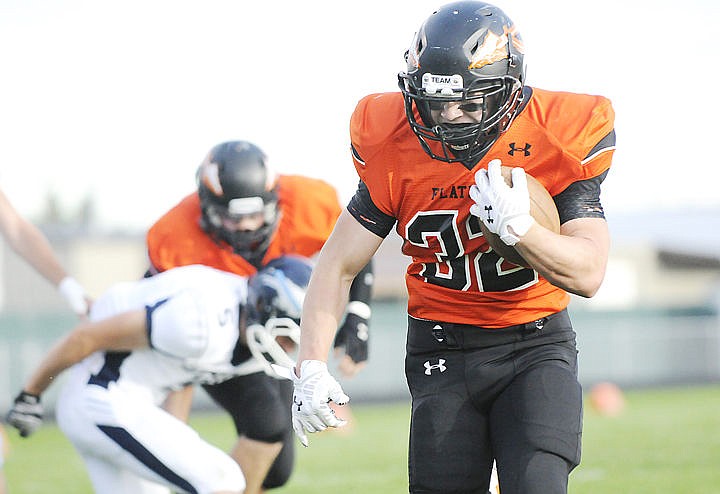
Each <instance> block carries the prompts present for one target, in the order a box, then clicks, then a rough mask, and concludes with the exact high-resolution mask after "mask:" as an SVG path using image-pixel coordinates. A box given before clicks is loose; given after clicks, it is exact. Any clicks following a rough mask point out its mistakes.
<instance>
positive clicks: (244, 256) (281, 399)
mask: <svg viewBox="0 0 720 494" xmlns="http://www.w3.org/2000/svg"><path fill="white" fill-rule="evenodd" d="M197 183H198V190H197V192H195V193H192V194H190V195H188V196H187V197H185V198H184V199H183V200H182V201H181V202H180V203H179V204H177V205H176V206H175V207H173V208H172V209H171V210H170V211H168V212H167V213H166V214H165V215H163V216H162V217H161V218H160V219H159V220H158V221H157V222H156V223H155V224H154V225H152V226H151V228H150V229H149V231H148V234H147V248H148V255H149V258H150V263H151V269H150V272H149V274H150V275H151V274H153V273H156V272H161V271H165V270H168V269H171V268H174V267H177V266H185V265H188V264H204V265H206V266H211V267H214V268H217V269H221V270H224V271H229V272H232V273H235V274H239V275H243V276H250V275H252V274H254V273H255V272H256V271H257V269H258V268H260V267H262V266H264V265H266V264H267V263H268V262H270V261H272V260H273V259H276V258H278V257H280V256H284V255H288V254H296V255H301V256H304V257H308V258H309V257H312V256H314V255H315V254H317V252H318V251H319V250H320V249H321V247H322V246H323V244H324V243H325V240H327V238H328V236H329V235H330V232H331V231H332V229H333V226H334V225H335V222H336V220H337V218H338V216H339V215H340V211H341V206H340V203H339V202H338V197H337V192H336V191H335V189H334V188H333V187H332V186H330V185H329V184H327V183H326V182H324V181H322V180H317V179H313V178H309V177H304V176H296V175H281V174H275V173H274V172H273V170H272V169H271V168H270V167H269V166H268V160H267V157H266V155H265V153H264V152H263V151H262V150H261V149H260V148H259V147H257V146H256V145H254V144H252V143H250V142H247V141H229V142H222V143H220V144H218V145H216V146H214V147H213V148H212V149H211V150H210V152H209V153H208V155H207V156H206V157H205V159H204V160H203V162H202V163H201V165H200V166H199V168H198V172H197ZM371 287H372V264H371V262H369V261H368V262H367V263H366V265H365V266H364V267H363V269H362V271H361V273H360V274H359V275H358V276H357V277H356V279H355V281H354V282H353V288H352V290H351V295H350V298H349V303H348V304H347V305H346V307H345V313H346V315H345V320H344V323H343V324H342V325H339V329H338V331H337V335H336V339H335V348H336V349H337V350H338V351H341V350H344V356H343V357H342V359H341V360H340V364H339V365H340V369H341V371H342V372H343V374H344V375H346V376H352V375H354V374H355V373H357V372H358V371H359V370H360V369H361V368H362V367H363V366H364V365H365V362H366V360H367V358H368V324H369V320H370V312H371V310H370V306H369V300H370V296H371ZM241 349H242V350H243V351H244V352H245V353H244V354H243V355H237V356H236V357H237V360H238V361H244V360H245V359H248V358H250V350H249V348H245V347H241ZM262 369H263V367H262V366H258V372H256V373H253V374H250V375H247V376H239V377H235V378H233V379H230V380H228V381H225V382H223V383H219V384H216V385H205V386H203V387H204V389H205V390H206V391H207V392H208V394H209V395H210V396H211V397H212V398H213V400H215V402H217V403H218V404H219V405H220V406H222V407H223V408H224V409H226V410H227V411H228V413H230V415H231V416H232V417H233V421H234V423H235V427H236V430H237V434H238V441H237V443H236V444H235V446H234V447H233V450H232V452H231V454H232V456H233V458H235V460H236V461H237V462H238V463H239V464H240V466H241V467H242V470H243V473H244V474H245V477H246V481H247V487H246V490H245V494H254V493H256V492H263V489H270V488H274V487H279V486H281V485H283V484H285V483H286V482H287V480H288V479H289V477H290V474H291V473H292V469H293V465H294V441H293V434H292V429H291V428H290V424H291V417H290V410H289V409H288V406H287V403H288V401H289V400H290V397H291V396H292V384H291V383H290V382H289V381H287V380H284V379H276V378H275V377H271V376H269V375H267V374H265V373H264V372H262ZM191 397H192V391H191V388H188V389H187V390H185V392H184V393H177V394H175V395H174V396H173V400H172V401H171V402H169V403H168V405H167V406H168V408H169V409H171V410H172V411H173V412H174V413H175V414H176V415H177V416H179V417H181V418H187V414H188V413H189V409H190V401H191Z"/></svg>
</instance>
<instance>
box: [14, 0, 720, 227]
mask: <svg viewBox="0 0 720 494" xmlns="http://www.w3.org/2000/svg"><path fill="white" fill-rule="evenodd" d="M443 3H445V2H443V1H439V2H438V1H428V0H412V1H409V0H408V1H406V0H385V1H376V0H364V1H363V2H340V1H337V0H334V1H316V2H312V1H307V2H291V1H275V2H253V3H251V2H245V1H240V0H234V1H229V0H203V1H200V0H197V1H186V0H123V1H112V2H111V1H106V0H45V1H43V0H3V2H2V3H0V46H1V47H2V48H0V66H1V71H2V77H1V78H0V184H1V185H0V187H2V189H3V190H4V191H5V192H6V194H7V195H8V196H9V197H10V199H11V200H12V201H13V202H14V203H15V205H16V206H17V208H18V209H19V210H20V211H21V212H22V213H23V214H25V215H27V216H29V217H30V218H37V217H38V216H39V215H40V213H41V212H42V211H43V209H44V205H45V202H44V201H45V199H44V197H45V196H46V194H47V193H48V192H52V193H54V194H55V195H56V196H57V197H58V198H59V200H60V205H61V206H62V208H64V209H65V210H66V212H68V213H69V214H70V213H72V212H74V211H75V210H76V208H77V207H78V205H79V204H80V202H81V201H82V200H83V199H85V198H86V197H87V196H93V197H94V199H95V201H96V203H97V207H98V210H97V214H98V220H99V222H100V224H101V226H104V227H106V228H108V229H113V230H126V231H137V230H144V229H146V228H147V227H148V226H150V225H151V224H152V222H153V221H154V220H155V219H157V217H159V216H160V215H161V214H162V213H163V212H164V211H165V210H167V209H168V208H169V207H171V206H172V205H174V204H175V203H176V202H177V201H178V200H179V199H181V198H182V197H183V196H184V195H185V194H187V193H189V192H190V191H192V190H193V189H194V186H195V182H194V175H195V170H196V168H197V165H198V164H199V163H200V161H201V160H202V159H203V157H204V155H205V154H206V152H207V151H208V150H209V149H210V148H211V147H212V146H213V145H215V144H217V143H219V142H222V141H225V140H233V139H245V140H250V141H252V142H255V143H256V144H257V145H259V146H260V147H261V148H263V149H264V150H265V151H266V153H267V154H268V155H269V157H270V161H271V163H272V164H273V166H274V167H275V168H276V169H277V170H278V171H280V172H283V173H301V174H305V175H310V176H315V177H320V178H324V179H326V180H327V181H328V182H330V183H332V184H333V185H335V186H336V187H337V189H338V191H339V194H340V197H341V200H342V201H343V202H346V201H347V200H348V199H349V198H350V196H351V195H352V193H353V192H354V190H355V186H356V183H357V177H356V175H355V172H354V169H353V166H352V162H351V160H350V155H349V139H348V132H347V129H348V120H349V117H350V114H351V112H352V110H353V108H354V107H355V104H356V103H357V101H358V100H359V99H360V98H362V97H363V96H364V95H366V94H368V93H373V92H382V91H394V90H396V88H397V86H396V74H397V72H398V71H399V70H401V69H402V68H403V64H402V56H403V53H404V51H405V50H406V48H407V47H408V45H409V43H410V41H411V39H412V36H413V34H414V32H415V31H416V30H417V28H418V26H419V25H420V23H421V22H422V21H423V20H424V19H425V18H426V17H427V16H429V15H430V14H431V13H432V11H433V9H434V8H435V7H437V6H439V5H442V4H443ZM497 5H499V6H500V7H501V8H503V9H504V10H505V12H506V13H507V14H508V15H509V16H510V17H511V18H512V19H513V20H514V21H515V23H516V25H517V27H518V29H519V30H520V33H521V35H522V36H523V39H524V41H525V45H526V49H527V53H526V57H525V58H526V63H527V82H528V84H529V85H531V86H537V87H541V88H545V89H551V90H566V91H574V92H583V93H590V94H602V95H605V96H607V97H609V98H610V99H611V100H612V102H613V105H614V108H615V111H616V114H617V116H616V131H617V146H618V148H617V151H616V154H615V159H614V165H613V169H612V171H611V173H610V175H609V176H608V179H607V180H606V183H605V186H604V189H603V204H604V205H605V208H606V211H607V213H608V215H612V214H615V213H621V212H628V211H630V212H632V211H654V210H658V209H679V208H684V207H696V206H698V207H708V206H710V207H718V208H720V193H719V192H718V187H717V184H716V183H715V182H716V179H717V178H718V176H720V171H719V170H720V163H719V161H720V158H719V156H720V154H719V153H718V152H717V151H716V148H717V149H720V147H718V146H719V143H718V140H719V136H718V133H719V132H718V131H719V127H720V126H718V123H717V115H719V114H720V102H719V99H718V96H717V95H716V93H717V91H716V89H715V85H716V84H717V81H718V75H720V70H719V69H718V64H719V63H720V41H718V37H717V26H718V25H720V2H717V0H704V1H703V0H685V1H684V2H674V1H669V0H658V1H646V0H632V1H627V0H625V1H618V0H606V1H604V2H600V3H597V2H596V3H591V4H588V3H586V2H580V1H576V0H546V1H537V0H504V1H502V2H497Z"/></svg>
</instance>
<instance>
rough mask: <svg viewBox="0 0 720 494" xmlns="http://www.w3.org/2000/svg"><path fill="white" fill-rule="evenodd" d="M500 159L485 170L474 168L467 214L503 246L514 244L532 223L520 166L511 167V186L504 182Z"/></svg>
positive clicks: (527, 192)
mask: <svg viewBox="0 0 720 494" xmlns="http://www.w3.org/2000/svg"><path fill="white" fill-rule="evenodd" d="M501 165H502V163H501V161H500V160H498V159H494V160H492V161H491V162H490V163H489V164H488V169H487V170H484V169H483V170H478V172H477V173H476V174H475V185H473V186H471V187H470V197H471V198H472V200H473V201H475V204H473V205H472V206H470V213H471V214H473V215H474V216H477V217H478V218H480V220H481V221H482V222H483V223H484V224H485V226H486V227H487V229H488V230H490V231H491V232H492V233H495V234H497V235H499V236H500V239H501V240H502V241H503V242H505V243H506V244H507V245H515V244H516V243H518V241H520V237H522V236H523V235H525V234H526V233H527V231H528V230H529V229H530V227H531V226H532V225H533V223H535V219H534V218H533V217H532V216H531V215H530V192H529V191H528V185H527V176H526V175H525V170H523V169H522V168H513V169H512V184H513V185H512V187H510V186H508V184H507V183H505V179H504V178H503V176H502V172H501V168H500V167H501Z"/></svg>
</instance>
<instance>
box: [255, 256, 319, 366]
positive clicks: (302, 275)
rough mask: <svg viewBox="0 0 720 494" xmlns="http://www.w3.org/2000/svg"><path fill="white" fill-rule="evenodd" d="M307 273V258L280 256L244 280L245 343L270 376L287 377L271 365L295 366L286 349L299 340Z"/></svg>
mask: <svg viewBox="0 0 720 494" xmlns="http://www.w3.org/2000/svg"><path fill="white" fill-rule="evenodd" d="M311 274H312V264H311V263H310V261H309V260H308V259H306V258H304V257H300V256H283V257H279V258H277V259H273V260H272V261H270V262H269V263H268V264H267V265H266V266H264V267H263V268H262V269H260V270H259V271H258V272H257V273H256V274H254V275H253V276H252V277H250V280H249V281H248V301H247V329H246V332H245V334H246V340H247V346H248V348H250V352H251V353H252V354H253V356H254V357H255V358H256V359H257V360H258V361H259V362H260V363H262V364H263V368H264V370H265V372H266V373H267V374H269V375H271V376H273V377H287V376H286V375H280V374H278V373H277V372H276V369H275V368H273V364H276V365H279V366H281V367H284V368H286V369H288V368H292V367H294V366H295V361H294V360H293V358H292V357H291V356H290V355H289V354H288V351H290V350H292V349H293V347H295V345H297V344H298V343H299V342H300V314H301V312H302V305H303V301H304V300H305V292H306V291H307V286H308V283H309V282H310V275H311ZM278 338H281V340H278ZM283 339H284V341H283Z"/></svg>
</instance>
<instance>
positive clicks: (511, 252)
mask: <svg viewBox="0 0 720 494" xmlns="http://www.w3.org/2000/svg"><path fill="white" fill-rule="evenodd" d="M511 170H512V168H511V167H509V166H503V167H502V175H503V178H504V179H505V182H506V183H507V184H508V185H510V186H512V178H511ZM526 175H527V183H528V192H529V193H530V214H531V215H532V217H533V218H535V221H537V222H538V224H539V225H542V226H544V227H545V228H547V229H548V230H551V231H553V232H555V233H560V217H559V216H558V211H557V207H556V206H555V202H554V201H553V198H552V196H550V194H549V193H548V191H547V189H545V187H543V185H542V184H541V183H540V182H538V181H537V180H536V179H535V178H534V177H533V176H532V175H530V174H526ZM480 229H481V230H482V234H483V236H484V237H485V239H486V240H487V242H488V244H490V247H492V250H494V251H495V252H497V254H498V255H499V256H500V257H503V258H505V260H506V261H509V262H511V263H513V264H516V265H518V266H524V267H528V263H527V262H526V261H525V259H523V257H522V256H521V255H520V254H518V252H517V251H516V250H515V247H511V246H509V245H507V244H506V243H505V242H503V241H502V240H500V237H499V236H497V235H495V234H494V233H491V232H490V231H489V230H488V229H487V228H486V227H485V224H484V223H483V222H482V221H481V222H480Z"/></svg>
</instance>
